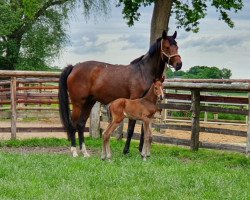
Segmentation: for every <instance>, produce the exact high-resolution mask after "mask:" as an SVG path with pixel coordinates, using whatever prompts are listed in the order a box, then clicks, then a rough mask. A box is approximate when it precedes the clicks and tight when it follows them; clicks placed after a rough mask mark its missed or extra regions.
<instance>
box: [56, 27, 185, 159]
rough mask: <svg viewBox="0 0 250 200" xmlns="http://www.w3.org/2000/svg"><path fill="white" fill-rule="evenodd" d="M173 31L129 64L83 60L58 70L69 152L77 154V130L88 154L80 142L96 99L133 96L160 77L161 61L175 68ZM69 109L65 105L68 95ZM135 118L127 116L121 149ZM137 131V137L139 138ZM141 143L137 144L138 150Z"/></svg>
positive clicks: (176, 56) (178, 62)
mask: <svg viewBox="0 0 250 200" xmlns="http://www.w3.org/2000/svg"><path fill="white" fill-rule="evenodd" d="M176 36H177V32H175V33H174V34H173V35H172V36H167V34H166V32H165V31H163V32H162V37H161V38H159V39H157V41H156V42H155V43H154V44H153V45H152V46H151V47H150V49H149V51H148V52H147V54H146V55H144V56H141V57H140V58H138V59H136V60H134V61H133V62H131V64H129V65H112V64H109V63H103V62H97V61H86V62H82V63H78V64H76V65H75V66H72V65H69V66H68V67H66V68H65V69H64V70H63V72H62V73H61V76H60V80H59V95H58V97H59V111H60V117H61V121H62V123H63V125H64V128H65V130H66V131H67V135H68V139H70V141H71V152H72V154H73V156H74V157H75V156H77V155H78V154H77V150H76V137H75V133H76V131H78V138H79V145H80V151H81V152H82V153H83V155H84V157H88V156H89V154H88V153H87V150H86V146H85V144H84V129H85V124H86V121H87V119H88V117H89V115H90V112H91V109H92V107H93V106H94V104H95V102H96V101H99V102H100V103H102V104H106V105H107V104H109V103H110V102H111V101H114V100H115V99H118V98H127V99H137V98H140V97H142V96H143V95H144V94H145V93H146V92H147V90H148V89H149V88H150V86H151V84H152V83H153V80H154V79H157V78H158V79H160V78H161V77H162V74H163V72H164V67H165V63H167V64H169V65H172V66H173V67H174V68H175V70H179V69H181V66H182V61H181V57H180V55H179V54H178V46H177V43H176V41H175V38H176ZM68 96H69V97H70V99H71V103H72V112H71V113H70V109H69V98H68ZM135 122H136V121H135V120H129V124H128V134H127V141H126V144H125V147H124V150H123V152H124V153H128V152H129V146H130V141H131V138H132V135H133V132H134V127H135ZM143 135H144V134H143V132H142V134H141V140H142V138H143ZM141 148H142V144H140V150H141Z"/></svg>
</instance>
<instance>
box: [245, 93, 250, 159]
mask: <svg viewBox="0 0 250 200" xmlns="http://www.w3.org/2000/svg"><path fill="white" fill-rule="evenodd" d="M246 155H247V156H250V92H249V93H248V128H247V145H246Z"/></svg>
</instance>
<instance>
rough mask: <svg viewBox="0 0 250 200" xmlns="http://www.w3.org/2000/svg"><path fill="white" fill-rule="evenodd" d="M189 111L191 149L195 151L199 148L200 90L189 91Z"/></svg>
mask: <svg viewBox="0 0 250 200" xmlns="http://www.w3.org/2000/svg"><path fill="white" fill-rule="evenodd" d="M191 100H192V105H191V111H192V128H191V141H190V148H191V150H194V151H197V150H198V149H199V135H200V91H199V90H192V91H191Z"/></svg>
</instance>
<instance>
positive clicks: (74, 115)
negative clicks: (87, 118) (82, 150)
mask: <svg viewBox="0 0 250 200" xmlns="http://www.w3.org/2000/svg"><path fill="white" fill-rule="evenodd" d="M80 115H81V108H80V107H79V106H76V105H73V109H72V114H71V119H72V124H71V125H70V140H71V153H72V155H73V157H77V156H78V154H77V150H76V135H75V133H76V124H77V122H78V120H79V118H80Z"/></svg>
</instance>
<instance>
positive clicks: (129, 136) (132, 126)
mask: <svg viewBox="0 0 250 200" xmlns="http://www.w3.org/2000/svg"><path fill="white" fill-rule="evenodd" d="M135 123H136V120H133V119H129V121H128V132H127V140H126V144H125V147H124V149H123V153H124V154H128V153H129V147H130V142H131V139H132V136H133V133H134V129H135Z"/></svg>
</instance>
